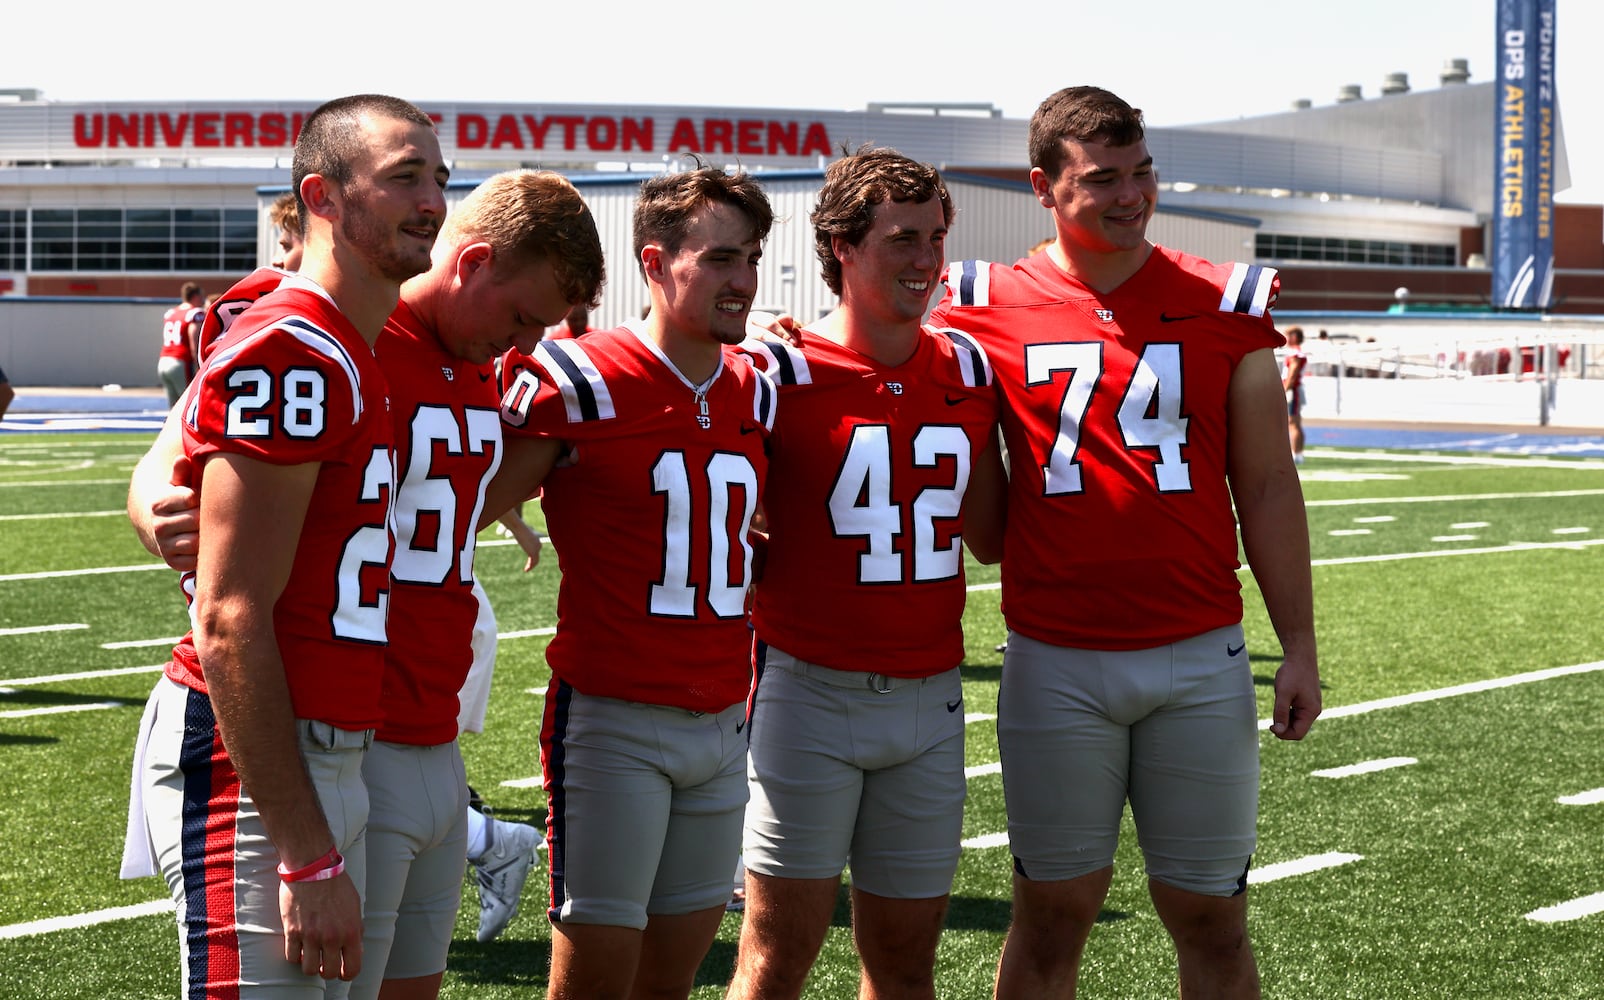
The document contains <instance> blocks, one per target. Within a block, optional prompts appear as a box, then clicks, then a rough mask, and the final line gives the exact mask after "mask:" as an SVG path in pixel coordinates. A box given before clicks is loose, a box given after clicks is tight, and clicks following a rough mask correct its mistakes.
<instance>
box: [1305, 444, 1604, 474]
mask: <svg viewBox="0 0 1604 1000" xmlns="http://www.w3.org/2000/svg"><path fill="white" fill-rule="evenodd" d="M1318 451H1319V454H1320V457H1321V458H1356V459H1361V460H1364V461H1372V462H1397V463H1399V464H1404V465H1491V466H1497V467H1503V468H1514V469H1521V468H1534V469H1580V470H1582V471H1584V472H1595V471H1597V470H1598V467H1599V465H1598V462H1597V461H1594V460H1583V461H1579V462H1578V461H1574V460H1572V461H1568V462H1567V461H1560V460H1558V459H1552V458H1546V457H1545V458H1519V457H1515V456H1508V455H1506V456H1503V457H1499V456H1496V455H1438V454H1434V453H1431V452H1423V451H1409V452H1402V451H1393V452H1388V451H1343V450H1341V449H1336V448H1331V449H1327V448H1320V449H1318Z"/></svg>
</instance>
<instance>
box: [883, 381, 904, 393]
mask: <svg viewBox="0 0 1604 1000" xmlns="http://www.w3.org/2000/svg"><path fill="white" fill-rule="evenodd" d="M886 390H887V391H889V392H890V393H891V395H893V396H900V395H902V383H901V382H887V383H886Z"/></svg>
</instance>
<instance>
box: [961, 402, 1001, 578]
mask: <svg viewBox="0 0 1604 1000" xmlns="http://www.w3.org/2000/svg"><path fill="white" fill-rule="evenodd" d="M963 512H964V544H965V545H967V546H969V553H970V554H971V555H973V556H974V557H975V558H976V559H977V560H979V561H980V562H982V563H985V564H986V565H988V566H990V565H994V564H996V563H999V562H1002V554H1003V536H1004V534H1006V531H1007V527H1008V473H1007V472H1006V471H1004V470H1003V463H1002V446H1001V445H1000V444H999V442H998V438H997V435H996V434H995V433H993V434H992V436H991V443H990V444H989V445H987V446H986V450H985V451H983V452H981V454H980V455H979V456H978V457H977V458H976V459H975V465H974V468H973V469H971V470H970V471H969V487H968V489H966V490H964V505H963Z"/></svg>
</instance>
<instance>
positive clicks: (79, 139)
mask: <svg viewBox="0 0 1604 1000" xmlns="http://www.w3.org/2000/svg"><path fill="white" fill-rule="evenodd" d="M105 142H106V119H105V117H104V116H102V115H85V114H76V115H73V116H72V143H73V145H75V146H79V147H84V146H88V147H90V148H93V147H95V146H102V145H105Z"/></svg>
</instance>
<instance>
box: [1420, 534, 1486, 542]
mask: <svg viewBox="0 0 1604 1000" xmlns="http://www.w3.org/2000/svg"><path fill="white" fill-rule="evenodd" d="M1480 537H1481V536H1480V535H1432V536H1431V540H1432V541H1434V542H1474V541H1475V540H1476V539H1478V538H1480Z"/></svg>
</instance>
